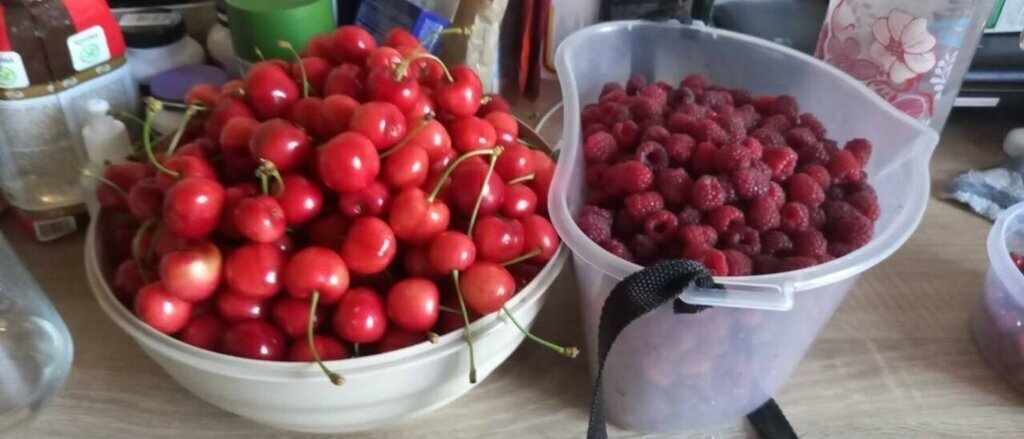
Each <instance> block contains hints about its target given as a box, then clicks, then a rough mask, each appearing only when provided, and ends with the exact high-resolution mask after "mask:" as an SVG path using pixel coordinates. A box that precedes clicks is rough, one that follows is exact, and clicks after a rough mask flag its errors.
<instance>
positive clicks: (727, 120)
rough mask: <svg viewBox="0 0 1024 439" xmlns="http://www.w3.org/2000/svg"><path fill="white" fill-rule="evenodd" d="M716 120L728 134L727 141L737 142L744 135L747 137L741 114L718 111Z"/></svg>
mask: <svg viewBox="0 0 1024 439" xmlns="http://www.w3.org/2000/svg"><path fill="white" fill-rule="evenodd" d="M725 108H732V107H725ZM723 109H724V108H723ZM716 121H717V122H718V124H719V125H721V127H722V128H724V129H725V132H726V133H728V134H729V142H733V143H739V142H741V141H743V139H744V138H745V137H747V127H746V124H745V123H744V122H743V116H740V115H739V114H738V113H735V112H733V113H730V114H722V113H719V115H718V118H717V119H716Z"/></svg>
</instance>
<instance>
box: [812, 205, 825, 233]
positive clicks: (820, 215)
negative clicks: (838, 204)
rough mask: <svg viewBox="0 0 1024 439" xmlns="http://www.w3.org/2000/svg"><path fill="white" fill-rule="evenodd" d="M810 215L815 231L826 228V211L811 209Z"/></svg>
mask: <svg viewBox="0 0 1024 439" xmlns="http://www.w3.org/2000/svg"><path fill="white" fill-rule="evenodd" d="M810 215H811V216H810V219H811V227H814V228H815V229H821V228H822V227H825V211H824V210H822V208H820V207H818V208H815V209H810Z"/></svg>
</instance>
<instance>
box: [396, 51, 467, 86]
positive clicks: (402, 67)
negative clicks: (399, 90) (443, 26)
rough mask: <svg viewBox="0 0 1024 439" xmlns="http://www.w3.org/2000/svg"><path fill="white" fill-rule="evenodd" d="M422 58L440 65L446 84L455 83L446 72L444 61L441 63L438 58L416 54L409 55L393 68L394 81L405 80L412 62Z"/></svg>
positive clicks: (446, 67) (449, 73)
mask: <svg viewBox="0 0 1024 439" xmlns="http://www.w3.org/2000/svg"><path fill="white" fill-rule="evenodd" d="M424 58H425V59H429V60H432V61H434V62H436V63H438V64H440V65H441V69H442V70H444V76H445V78H447V79H448V82H455V78H453V77H452V72H450V71H448V66H446V65H445V64H444V61H441V58H438V57H436V56H434V55H431V54H429V53H416V54H413V55H409V56H408V57H406V58H405V59H403V60H402V62H400V63H398V65H397V66H395V79H396V80H398V81H401V80H402V79H404V78H405V74H406V73H407V72H408V70H409V65H410V64H412V62H413V61H416V60H418V59H424Z"/></svg>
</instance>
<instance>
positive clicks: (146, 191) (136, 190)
mask: <svg viewBox="0 0 1024 439" xmlns="http://www.w3.org/2000/svg"><path fill="white" fill-rule="evenodd" d="M163 206H164V190H163V188H161V187H160V186H159V185H157V184H156V180H155V179H153V178H149V177H147V178H144V179H142V180H139V182H138V183H135V185H134V186H132V189H131V190H130V191H128V210H130V211H131V212H132V216H134V217H135V219H137V220H139V221H146V220H150V219H153V218H156V217H158V216H160V214H161V211H162V209H163Z"/></svg>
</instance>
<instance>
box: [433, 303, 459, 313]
mask: <svg viewBox="0 0 1024 439" xmlns="http://www.w3.org/2000/svg"><path fill="white" fill-rule="evenodd" d="M437 309H439V310H441V311H442V312H447V313H451V314H462V311H459V310H457V309H455V308H449V307H447V306H444V305H442V306H439V307H437Z"/></svg>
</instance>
